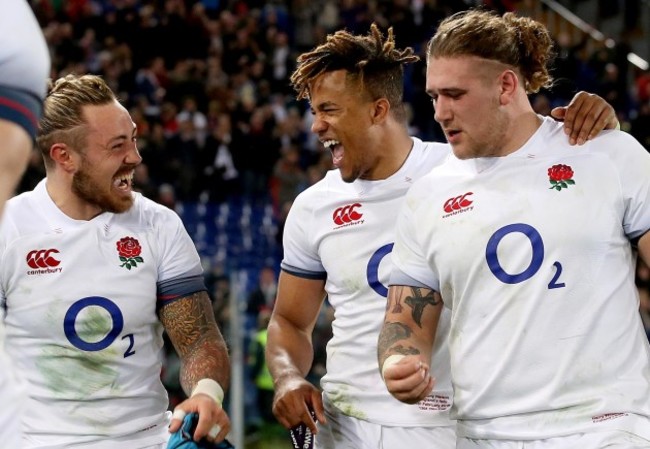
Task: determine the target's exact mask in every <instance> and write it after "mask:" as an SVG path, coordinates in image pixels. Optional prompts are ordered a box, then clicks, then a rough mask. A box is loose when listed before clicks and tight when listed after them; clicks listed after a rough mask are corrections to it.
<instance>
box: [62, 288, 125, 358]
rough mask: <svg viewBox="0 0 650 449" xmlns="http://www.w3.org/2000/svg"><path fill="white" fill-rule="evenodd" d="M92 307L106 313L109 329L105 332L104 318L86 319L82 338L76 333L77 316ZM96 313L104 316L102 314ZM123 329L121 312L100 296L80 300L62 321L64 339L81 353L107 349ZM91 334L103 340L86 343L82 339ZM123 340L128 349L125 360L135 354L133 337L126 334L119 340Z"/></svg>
mask: <svg viewBox="0 0 650 449" xmlns="http://www.w3.org/2000/svg"><path fill="white" fill-rule="evenodd" d="M93 306H94V307H99V308H101V309H104V311H105V312H108V314H109V315H110V318H111V325H110V329H108V332H106V330H107V329H106V327H107V326H106V325H105V323H106V320H105V317H104V316H102V318H87V319H84V320H83V327H85V328H86V329H84V331H83V332H82V334H83V337H82V335H79V332H78V331H77V321H78V318H79V314H81V313H82V311H84V310H85V309H87V308H88V307H93ZM89 312H90V311H88V310H85V313H89ZM98 313H100V314H102V315H104V314H103V313H102V312H98ZM106 318H107V317H106ZM123 329H124V316H123V315H122V311H121V310H120V308H119V307H118V305H117V304H115V303H114V302H113V301H111V300H110V299H108V298H104V297H102V296H88V297H86V298H81V299H80V300H78V301H76V302H75V303H74V304H72V305H71V306H70V308H69V309H68V311H67V312H66V314H65V318H64V319H63V332H64V333H65V336H66V338H67V339H68V341H69V342H70V343H71V344H72V345H73V346H74V347H75V348H77V349H81V350H82V351H89V352H93V351H101V350H103V349H106V348H108V347H109V346H110V345H111V344H113V342H114V341H115V340H116V339H117V338H118V337H119V336H120V334H121V333H122V330H123ZM92 332H96V333H101V335H103V338H101V339H100V340H97V341H88V340H86V339H84V337H86V338H87V334H91V333H92ZM124 339H128V348H127V349H126V351H125V352H124V357H125V358H126V357H129V356H132V355H133V354H135V350H134V349H133V345H134V336H133V334H126V335H123V336H122V338H121V340H124Z"/></svg>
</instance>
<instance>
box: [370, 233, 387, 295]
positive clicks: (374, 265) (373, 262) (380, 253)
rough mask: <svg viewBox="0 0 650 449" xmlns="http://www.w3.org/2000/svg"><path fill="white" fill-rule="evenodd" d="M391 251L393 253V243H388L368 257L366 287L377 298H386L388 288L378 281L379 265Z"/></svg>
mask: <svg viewBox="0 0 650 449" xmlns="http://www.w3.org/2000/svg"><path fill="white" fill-rule="evenodd" d="M391 251H393V243H388V244H386V245H384V246H382V247H381V248H379V249H378V250H377V251H375V252H374V254H373V255H372V256H370V260H369V261H368V266H367V267H366V279H367V281H368V285H369V286H370V288H372V289H373V290H374V291H375V292H376V293H377V294H378V295H379V296H383V297H384V298H387V297H388V287H386V286H385V285H384V284H382V283H381V282H380V281H379V265H380V264H381V261H382V260H384V257H386V256H387V255H389V254H390V253H391Z"/></svg>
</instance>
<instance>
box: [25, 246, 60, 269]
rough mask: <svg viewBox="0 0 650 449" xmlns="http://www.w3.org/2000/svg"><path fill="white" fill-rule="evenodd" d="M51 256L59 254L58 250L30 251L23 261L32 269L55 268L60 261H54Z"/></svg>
mask: <svg viewBox="0 0 650 449" xmlns="http://www.w3.org/2000/svg"><path fill="white" fill-rule="evenodd" d="M52 254H59V250H58V249H54V248H52V249H40V250H34V251H30V252H29V254H27V257H26V258H25V260H26V261H27V265H29V266H30V267H31V268H34V269H39V268H48V267H56V266H58V265H59V264H60V263H61V261H60V260H56V259H55V258H54V256H53V255H52Z"/></svg>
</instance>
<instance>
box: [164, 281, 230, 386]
mask: <svg viewBox="0 0 650 449" xmlns="http://www.w3.org/2000/svg"><path fill="white" fill-rule="evenodd" d="M159 314H160V321H161V322H162V324H163V326H164V327H165V330H166V331H167V334H168V335H169V338H170V340H171V341H172V343H173V345H174V348H176V352H177V353H178V356H179V357H180V359H181V375H180V381H181V386H182V387H183V390H184V391H185V393H186V394H187V395H188V396H189V395H190V394H191V391H192V389H193V388H194V386H195V385H196V383H197V382H198V381H199V380H201V379H204V378H210V379H214V380H216V381H217V382H219V384H220V385H221V386H222V387H224V388H225V387H226V386H227V385H228V382H229V380H230V379H229V375H230V373H229V371H230V363H229V360H228V350H227V348H226V344H225V342H224V340H223V337H222V336H221V332H219V328H218V327H217V324H216V322H215V319H214V312H213V311H212V307H211V304H210V299H209V298H208V295H207V293H206V292H205V291H202V292H197V293H193V294H192V295H189V296H187V297H185V298H182V299H179V300H177V301H174V302H173V303H171V304H167V305H166V306H164V307H163V308H162V309H161V310H160V312H159Z"/></svg>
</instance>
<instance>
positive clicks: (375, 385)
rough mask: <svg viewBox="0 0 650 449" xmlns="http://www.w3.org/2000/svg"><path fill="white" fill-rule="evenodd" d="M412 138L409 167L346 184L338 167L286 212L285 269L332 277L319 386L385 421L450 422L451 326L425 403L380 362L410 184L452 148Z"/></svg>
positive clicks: (347, 409)
mask: <svg viewBox="0 0 650 449" xmlns="http://www.w3.org/2000/svg"><path fill="white" fill-rule="evenodd" d="M413 142H414V143H413V149H412V150H411V153H410V155H409V157H408V158H407V160H406V161H405V162H404V165H403V166H402V167H401V168H400V169H399V171H398V172H396V173H395V174H393V175H392V176H391V177H389V178H388V179H385V180H381V181H365V180H356V181H354V182H352V183H346V182H344V181H343V180H342V179H341V175H340V172H339V171H338V170H332V171H330V172H328V173H327V175H326V176H325V177H324V178H323V179H322V180H321V181H319V182H318V183H316V184H314V185H313V186H312V187H310V188H308V189H307V190H305V191H304V192H302V193H301V194H300V195H299V196H298V198H297V199H296V200H295V202H294V204H293V207H292V208H291V211H290V212H289V216H288V217H287V221H286V225H285V231H284V238H283V242H284V243H283V244H284V260H283V261H282V269H283V270H284V271H286V272H288V273H291V274H293V275H296V276H302V277H308V278H319V279H326V283H325V290H326V291H327V295H328V299H329V302H330V303H331V305H332V306H333V308H334V322H333V324H332V328H333V329H332V330H333V337H332V339H331V340H330V342H329V343H328V345H327V373H326V374H325V376H324V377H323V378H322V382H321V384H322V387H323V391H324V393H325V395H327V398H328V400H329V401H331V402H332V404H333V405H334V406H336V407H337V409H339V410H340V411H341V412H342V413H344V414H346V415H349V416H353V417H356V418H359V419H363V420H367V421H370V422H373V423H378V424H383V425H401V426H446V425H451V422H450V420H449V408H450V406H451V396H452V394H451V384H450V379H449V377H450V376H449V373H448V365H449V360H448V357H449V355H448V351H447V346H446V343H445V341H446V339H445V338H444V335H445V329H441V332H440V334H441V336H440V338H439V340H438V341H439V343H440V344H439V345H438V347H437V348H436V349H435V355H434V360H435V361H436V363H435V364H434V366H436V369H434V371H433V375H434V376H435V377H436V379H437V384H436V387H435V391H434V392H433V393H432V394H431V396H429V397H428V398H426V399H425V400H424V401H422V402H421V403H419V404H417V405H407V404H404V403H402V402H399V401H398V400H397V399H395V398H393V397H392V396H391V395H390V393H389V392H388V390H387V389H386V386H385V385H384V382H383V380H382V379H381V376H380V372H379V368H378V366H377V340H378V338H379V332H380V330H381V327H382V324H383V321H384V313H385V310H386V296H387V294H388V287H387V285H388V278H389V276H390V271H391V263H390V253H391V250H392V247H393V242H394V236H395V232H394V226H395V220H396V217H397V210H398V208H399V206H400V205H401V203H402V201H403V199H404V195H405V193H406V191H407V190H408V188H409V187H410V186H411V184H412V182H413V181H415V180H416V179H418V178H420V177H422V176H423V175H424V174H426V173H428V172H429V171H430V170H431V168H432V167H434V166H435V165H437V164H439V163H440V162H441V161H442V160H443V159H444V158H445V157H447V156H448V154H449V147H448V146H447V145H444V144H438V143H423V142H422V141H421V140H419V139H415V138H414V139H413ZM443 327H444V326H443ZM441 367H444V368H443V369H441Z"/></svg>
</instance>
